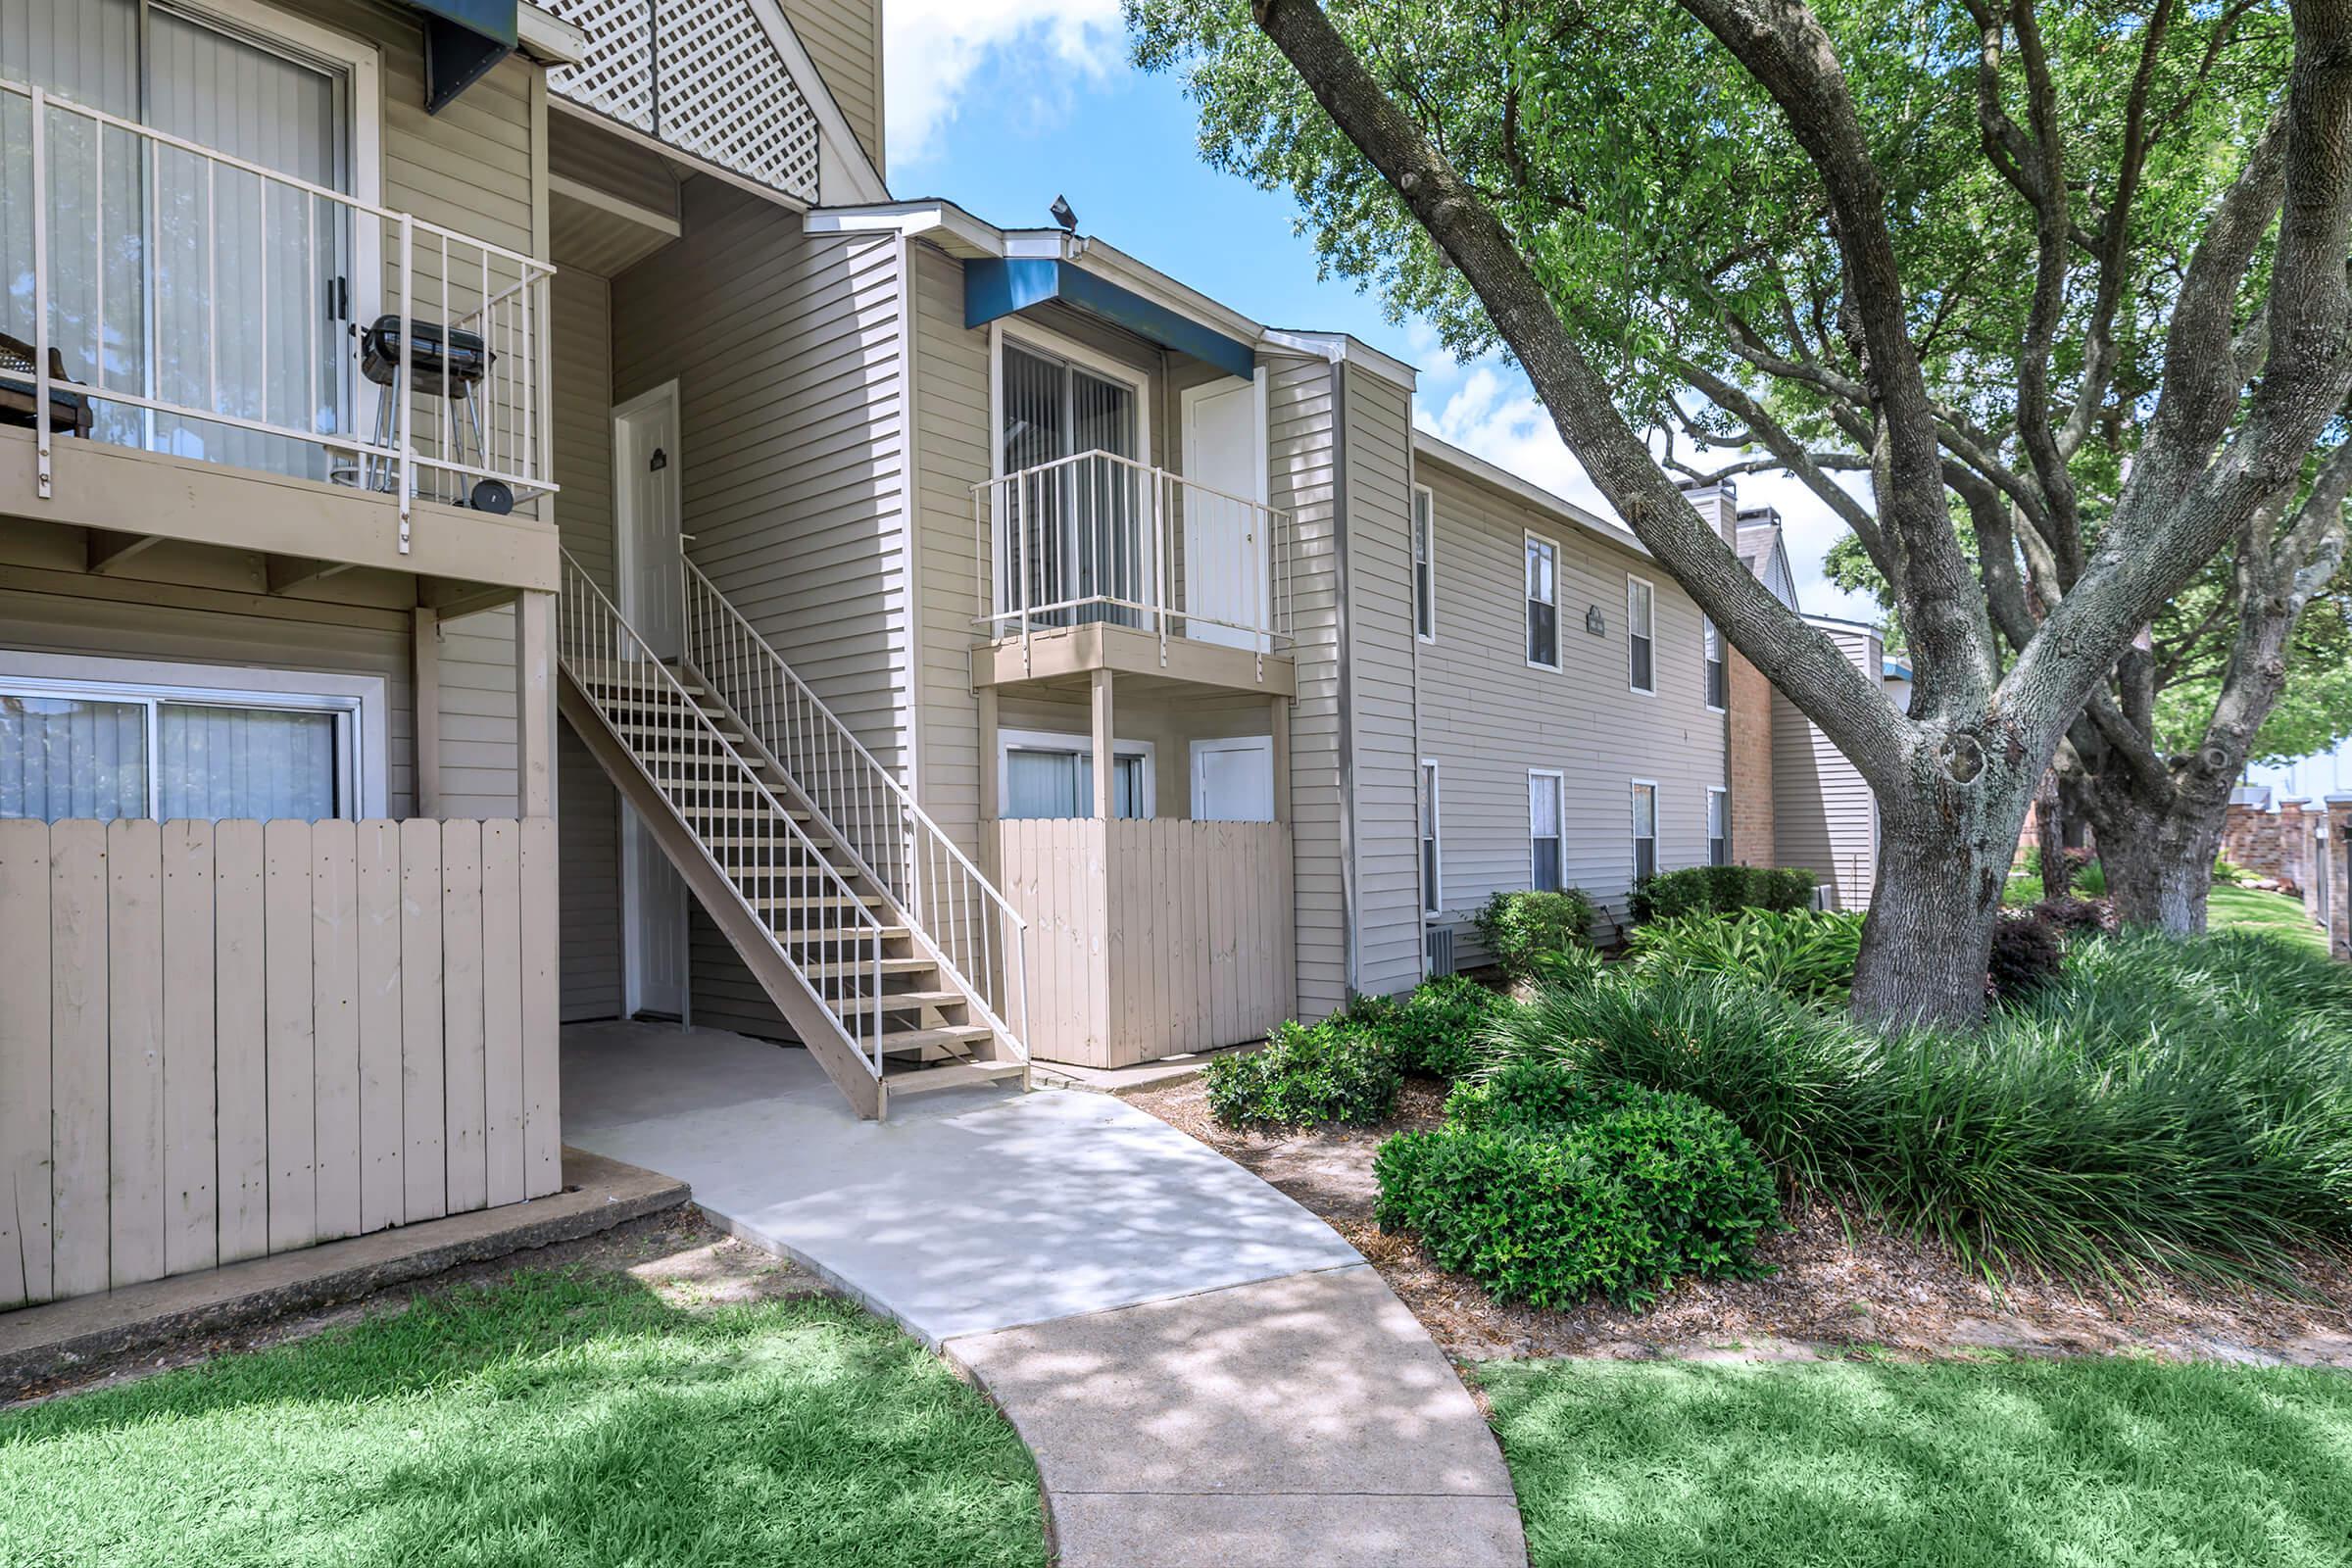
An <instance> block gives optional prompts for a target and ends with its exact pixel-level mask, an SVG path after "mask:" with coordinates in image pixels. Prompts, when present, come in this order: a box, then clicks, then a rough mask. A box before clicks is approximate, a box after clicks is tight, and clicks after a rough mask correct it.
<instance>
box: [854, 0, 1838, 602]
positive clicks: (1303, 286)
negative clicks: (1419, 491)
mask: <svg viewBox="0 0 2352 1568" xmlns="http://www.w3.org/2000/svg"><path fill="white" fill-rule="evenodd" d="M883 17H884V26H885V28H886V31H887V39H886V49H887V58H888V61H889V80H888V83H887V91H886V101H887V106H888V113H889V120H890V125H889V141H890V159H889V162H890V185H891V190H892V192H893V194H895V195H897V196H899V197H902V198H909V197H917V196H944V197H947V198H950V199H952V200H954V201H956V203H958V204H959V205H961V206H963V207H964V208H966V209H968V210H969V211H971V212H973V213H975V214H977V215H978V216H980V217H982V218H985V219H987V220H989V221H992V222H997V223H1002V224H1005V225H1007V226H1025V225H1042V224H1044V223H1046V222H1048V221H1050V220H1049V218H1048V216H1047V212H1046V209H1047V208H1048V207H1049V206H1051V205H1052V203H1053V201H1054V197H1055V196H1056V195H1063V196H1067V197H1068V198H1069V202H1070V205H1071V206H1072V207H1074V208H1076V209H1077V211H1078V218H1079V226H1080V228H1081V229H1082V230H1083V231H1085V232H1087V233H1090V234H1098V235H1101V236H1102V237H1103V239H1105V240H1107V241H1108V242H1109V243H1111V244H1113V245H1116V246H1118V247H1119V248H1120V249H1121V250H1123V251H1126V252H1127V253H1128V254H1130V255H1132V256H1134V257H1136V258H1137V259H1138V260H1141V261H1144V262H1147V263H1149V264H1151V265H1152V266H1153V267H1156V268H1158V269H1159V270H1162V271H1165V272H1167V273H1169V274H1170V275H1172V276H1174V277H1177V278H1180V279H1182V280H1183V281H1184V282H1185V283H1187V284H1189V285H1191V286H1192V287H1194V288H1197V289H1200V290H1201V292H1202V293H1205V294H1207V295H1209V296H1211V297H1212V298H1215V299H1218V300H1221V301H1223V302H1224V303H1225V304H1227V305H1229V306H1231V307H1233V308H1234V309H1236V310H1238V311H1241V312H1243V313H1244V314H1246V315H1248V316H1250V317H1252V318H1254V319H1257V320H1260V321H1264V322H1267V323H1269V324H1271V325H1276V326H1293V327H1310V328H1316V329H1319V330H1325V331H1346V332H1352V333H1353V334H1355V335H1356V336H1357V337H1359V338H1361V339H1363V340H1364V341H1365V342H1367V343H1370V344H1372V345H1373V346H1374V347H1376V348H1379V349H1382V350H1385V351H1386V352H1388V353H1390V354H1393V355H1396V356H1397V358H1399V359H1401V360H1404V361H1405V362H1406V363H1408V364H1411V365H1413V366H1415V367H1417V368H1419V369H1420V371H1421V382H1420V390H1419V394H1418V398H1417V403H1416V417H1417V418H1418V419H1419V421H1420V422H1421V423H1422V424H1423V425H1425V426H1427V427H1428V428H1430V429H1433V430H1435V431H1437V432H1438V433H1439V434H1440V435H1442V436H1444V437H1445V438H1446V439H1447V440H1449V441H1453V442H1455V443H1457V444H1458V445H1461V446H1463V447H1467V448H1468V449H1470V450H1471V451H1473V452H1476V453H1477V454H1479V455H1480V456H1481V457H1484V458H1486V459H1488V460H1489V461H1491V462H1494V463H1497V464H1500V465H1502V466H1505V467H1507V468H1509V469H1511V470H1512V471H1513V472H1516V473H1518V474H1521V475H1522V476H1524V477H1526V478H1527V479H1529V480H1530V481H1532V482H1534V483H1536V484H1539V485H1542V486H1544V488H1546V489H1548V490H1551V491H1553V492H1555V493H1557V494H1560V495H1563V496H1567V497H1569V498H1570V499H1572V500H1576V501H1580V502H1583V503H1585V504H1586V505H1588V506H1593V507H1594V508H1596V509H1599V510H1604V511H1605V510H1606V509H1605V505H1604V504H1603V503H1602V502H1601V501H1600V498H1599V497H1598V495H1596V494H1595V493H1594V492H1593V487H1592V485H1591V483H1590V482H1589V481H1588V480H1587V479H1586V478H1585V476H1584V473H1583V471H1582V470H1581V469H1580V468H1579V467H1578V466H1577V464H1576V460H1575V459H1574V458H1573V457H1572V456H1570V454H1569V453H1568V451H1567V449H1566V448H1565V447H1564V446H1562V445H1561V443H1560V440H1559V438H1558V436H1557V435H1556V434H1555V433H1554V432H1553V430H1552V428H1551V425H1550V422H1549V419H1548V417H1546V416H1545V415H1544V411H1543V409H1542V407H1541V405H1539V404H1538V403H1537V402H1536V401H1535V398H1534V395H1533V392H1532V389H1531V388H1530V387H1529V386H1528V383H1527V379H1526V377H1525V376H1523V375H1521V374H1520V373H1519V372H1518V371H1517V370H1515V369H1511V368H1506V367H1504V366H1502V365H1500V364H1499V363H1493V362H1480V363H1475V364H1472V365H1468V366H1462V365H1457V364H1455V363H1454V361H1453V359H1452V357H1451V356H1450V355H1447V354H1446V352H1445V351H1444V350H1443V349H1441V348H1439V346H1438V344H1437V342H1436V339H1435V336H1434V334H1433V333H1431V332H1430V330H1429V329H1428V328H1427V326H1426V325H1424V324H1422V323H1420V322H1417V321H1407V322H1404V323H1402V324H1401V325H1399V324H1394V323H1392V322H1390V321H1389V319H1387V313H1386V311H1385V310H1384V309H1383V307H1382V305H1381V303H1380V302H1379V301H1378V300H1377V299H1375V298H1373V297H1371V296H1369V295H1366V294H1363V293H1359V292H1358V291H1357V290H1356V288H1355V287H1354V285H1353V284H1352V282H1350V281H1349V280H1348V279H1345V278H1338V277H1334V278H1330V279H1324V280H1318V279H1317V278H1316V275H1315V254H1314V246H1313V244H1312V242H1311V241H1310V240H1308V239H1305V238H1303V237H1300V236H1298V235H1295V234H1294V233H1293V232H1292V229H1291V223H1292V219H1293V217H1294V216H1295V213H1296V208H1295V206H1294V204H1293V203H1292V201H1291V199H1290V197H1289V196H1288V195H1287V194H1284V193H1268V192H1264V191H1259V190H1256V189H1253V188H1251V187H1250V185H1249V184H1248V183H1246V182H1245V181H1242V180H1240V179H1236V178H1233V177H1231V176H1229V175H1224V174H1219V173H1217V172H1213V171H1211V170H1210V169H1209V168H1208V167H1207V166H1206V165H1205V164H1203V163H1202V162H1201V157H1200V154H1199V151H1198V145H1197V143H1198V127H1197V122H1196V120H1195V118H1194V114H1193V108H1192V105H1190V104H1189V103H1187V102H1186V101H1185V99H1184V96H1183V93H1182V91H1181V89H1180V86H1179V84H1178V82H1177V81H1176V80H1175V79H1173V78H1170V77H1166V76H1153V75H1147V74H1145V73H1141V72H1138V71H1136V70H1134V69H1133V68H1132V67H1130V66H1129V65H1128V64H1127V49H1126V40H1125V36H1124V31H1123V29H1122V27H1121V25H1120V23H1119V16H1118V3H1117V0H884V12H883ZM1740 496H1741V499H1742V500H1743V501H1745V502H1747V503H1749V504H1751V505H1752V504H1755V503H1757V502H1766V503H1769V504H1771V505H1774V506H1778V507H1779V508H1780V509H1781V511H1782V514H1783V517H1784V520H1785V521H1786V522H1787V523H1788V525H1789V556H1790V559H1791V561H1792V562H1793V563H1794V564H1795V566H1796V573H1797V583H1798V589H1799V592H1800V594H1801V595H1802V597H1803V600H1804V607H1805V609H1807V610H1809V611H1815V612H1820V613H1831V614H1849V615H1857V616H1868V615H1870V614H1871V613H1872V610H1871V607H1870V606H1869V605H1868V604H1867V602H1864V601H1857V600H1854V599H1852V598H1851V597H1849V596H1846V595H1843V594H1840V593H1839V592H1838V590H1837V589H1835V588H1832V587H1831V586H1830V585H1829V584H1828V583H1827V582H1825V581H1824V580H1823V579H1822V574H1821V558H1822V554H1823V552H1824V551H1826V550H1827V549H1828V548H1829V546H1830V544H1831V543H1832V542H1833V541H1834V540H1835V539H1836V538H1837V537H1838V533H1839V532H1840V531H1841V529H1840V527H1839V525H1838V523H1837V522H1836V521H1835V520H1834V519H1833V518H1832V517H1831V516H1830V515H1829V513H1828V511H1827V509H1826V508H1824V507H1822V506H1821V505H1820V504H1819V503H1818V502H1816V501H1814V500H1813V499H1812V498H1811V497H1809V496H1807V495H1806V494H1805V493H1804V492H1803V491H1802V489H1801V488H1799V487H1797V486H1795V485H1794V484H1791V483H1789V482H1787V481H1775V480H1771V479H1766V478H1761V477H1750V478H1746V479H1742V480H1741V481H1740Z"/></svg>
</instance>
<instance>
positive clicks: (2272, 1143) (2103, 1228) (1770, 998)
mask: <svg viewBox="0 0 2352 1568" xmlns="http://www.w3.org/2000/svg"><path fill="white" fill-rule="evenodd" d="M1496 1048H1497V1054H1498V1057H1499V1058H1500V1059H1501V1060H1503V1061H1510V1060H1514V1059H1527V1060H1537V1061H1550V1062H1566V1063H1569V1064H1572V1065H1574V1066H1576V1067H1579V1068H1581V1069H1583V1070H1585V1071H1587V1072H1590V1073H1592V1074H1593V1075H1594V1076H1596V1077H1604V1078H1619V1079H1624V1080H1626V1081H1629V1082H1633V1083H1639V1084H1644V1085H1648V1086H1651V1087H1655V1088H1659V1089H1665V1090H1671V1091H1677V1092H1681V1093H1686V1094H1691V1095H1694V1096H1696V1097H1698V1098H1699V1099H1701V1100H1703V1101H1705V1102H1706V1103H1708V1104H1710V1105H1713V1106H1715V1107H1716V1108H1718V1109H1719V1110H1721V1111H1723V1112H1724V1113H1725V1114H1726V1115H1728V1116H1729V1117H1730V1118H1731V1119H1732V1120H1733V1121H1734V1122H1736V1123H1737V1124H1738V1125H1739V1126H1740V1128H1741V1130H1742V1131H1744V1132H1745V1133H1746V1134H1747V1135H1748V1137H1749V1138H1751V1139H1752V1140H1754V1142H1755V1144H1756V1145H1757V1147H1758V1148H1760V1149H1761V1150H1762V1151H1763V1152H1764V1153H1765V1154H1766V1155H1767V1156H1768V1157H1769V1158H1771V1159H1772V1160H1773V1161H1774V1162H1775V1163H1776V1164H1777V1165H1779V1166H1780V1167H1781V1168H1782V1169H1783V1170H1784V1171H1785V1172H1786V1173H1787V1174H1788V1176H1789V1179H1790V1180H1791V1181H1792V1182H1794V1183H1796V1184H1798V1185H1799V1186H1802V1187H1805V1188H1808V1189H1811V1190H1814V1191H1816V1192H1819V1193H1822V1194H1825V1195H1828V1196H1831V1197H1847V1196H1851V1197H1854V1198H1857V1199H1859V1200H1861V1201H1863V1202H1864V1204H1865V1205H1866V1206H1868V1207H1870V1208H1872V1209H1875V1210H1876V1211H1878V1212H1880V1213H1882V1214H1884V1215H1885V1216H1886V1217H1887V1218H1888V1219H1890V1220H1891V1221H1893V1222H1895V1223H1896V1224H1898V1225H1900V1226H1902V1227H1903V1228H1905V1229H1906V1230H1908V1231H1910V1232H1912V1233H1913V1234H1915V1235H1919V1236H1924V1237H1929V1238H1932V1239H1934V1240H1936V1241H1938V1242H1941V1243H1943V1244H1944V1245H1946V1246H1948V1247H1949V1248H1950V1249H1951V1250H1953V1251H1954V1252H1955V1253H1957V1254H1958V1255H1959V1257H1960V1258H1961V1259H1962V1261H1963V1262H1964V1263H1966V1264H1967V1265H1968V1266H1970V1267H1971V1268H1973V1269H1975V1270H1977V1271H1979V1272H1980V1273H1982V1274H1984V1275H1985V1276H1986V1277H1987V1278H1998V1277H2001V1276H2003V1275H2006V1274H2010V1273H2027V1274H2033V1275H2039V1276H2055V1277H2063V1278H2070V1279H2075V1280H2078V1281H2086V1282H2095V1283H2101V1284H2106V1285H2112V1286H2116V1287H2120V1288H2122V1289H2125V1290H2130V1289H2131V1288H2132V1286H2133V1285H2134V1283H2135V1282H2136V1281H2137V1280H2138V1279H2140V1278H2141V1277H2142V1276H2144V1275H2145V1274H2146V1273H2147V1272H2148V1271H2150V1270H2161V1271H2165V1272H2168V1273H2172V1274H2177V1275H2184V1276H2188V1277H2192V1278H2201V1279H2205V1280H2208V1281H2212V1282H2216V1283H2236V1282H2242V1281H2248V1280H2258V1281H2261V1282H2263V1283H2268V1284H2273V1285H2279V1284H2291V1283H2292V1281H2293V1279H2294V1277H2295V1274H2296V1267H2297V1262H2298V1259H2299V1256H2300V1254H2302V1253H2304V1252H2307V1251H2312V1250H2331V1251H2335V1252H2338V1253H2342V1252H2344V1251H2345V1250H2348V1249H2352V971H2347V970H2346V969H2345V968H2344V967H2343V966H2341V965H2336V964H2331V963H2329V962H2328V961H2327V959H2325V958H2323V957H2321V956H2317V955H2314V954H2307V953H2303V952H2300V951H2298V950H2296V949H2294V948H2292V947H2289V946H2287V945H2285V944H2282V943H2278V942H2276V941H2273V940H2271V939H2269V938H2265V937H2262V936H2260V935H2254V934H2240V933H2229V934H2224V935H2221V936H2216V937H2207V938H2201V939H2197V940H2192V941H2181V940H2179V939H2175V938H2170V937H2164V936H2158V935H2152V934H2133V935H2123V936H2114V937H2100V938H2092V939H2089V940H2085V941H2081V942H2078V943H2077V944H2076V945H2075V947H2074V948H2073V949H2072V951H2071V953H2070V954H2069V956H2068V958H2067V960H2066V962H2065V964H2064V966H2063V967H2062V968H2061V969H2060V971H2059V973H2058V974H2057V976H2056V977H2055V978H2053V979H2050V980H2048V981H2047V982H2046V983H2045V984H2042V985H2040V986H2039V987H2037V988H2035V989H2034V991H2033V992H2032V993H2031V994H2030V995H2028V996H2026V997H2024V998H2022V999H2021V1000H2019V1001H2018V1002H2016V1003H2014V1004H2011V1005H2005V1006H2001V1007H1996V1008H1995V1009H1994V1010H1993V1011H1992V1013H1991V1014H1990V1016H1989V1017H1988V1019H1987V1021H1986V1022H1985V1025H1984V1026H1983V1027H1982V1028H1980V1029H1979V1030H1977V1031H1975V1032H1973V1033H1960V1032H1956V1031H1937V1030H1911V1031H1895V1032H1892V1033H1887V1034H1880V1033H1878V1032H1875V1031H1873V1030H1870V1029H1868V1028H1865V1027H1863V1026H1861V1025H1858V1024H1856V1023H1854V1022H1852V1021H1851V1020H1849V1019H1847V1018H1845V1017H1843V1016H1840V1015H1837V1014H1832V1013H1829V1012H1826V1011H1823V1010H1820V1009H1817V1008H1813V1007H1807V1006H1804V1005H1798V1004H1796V1003H1794V1002H1793V1001H1791V1000H1789V998H1786V997H1783V996H1779V995H1776V994H1774V993H1773V992H1771V991H1769V990H1766V989H1765V988H1763V987H1761V986H1758V985H1755V984H1753V983H1748V982H1743V981H1740V980H1738V979H1735V978H1730V977H1726V976H1723V975H1718V974H1712V973H1698V972H1693V971H1691V970H1687V969H1671V968H1670V969H1664V970H1657V969H1652V970H1646V971H1639V972H1637V973H1634V974H1631V975H1626V974H1613V975H1609V976H1605V977H1603V978H1602V979H1601V980H1600V981H1598V982H1597V983H1595V984H1593V985H1592V986H1589V987H1585V988H1581V989H1574V990H1562V991H1557V992H1552V993H1546V994H1545V995H1544V996H1542V997H1539V998H1538V999H1537V1000H1536V1001H1534V1002H1533V1003H1531V1004H1530V1005H1528V1006H1527V1007H1526V1008H1525V1009H1523V1011H1522V1012H1520V1013H1519V1014H1518V1015H1516V1016H1515V1017H1513V1018H1511V1019H1509V1020H1505V1021H1504V1022H1503V1023H1502V1024H1500V1025H1498V1027H1497V1031H1496ZM1497 1070H1498V1071H1499V1069H1497Z"/></svg>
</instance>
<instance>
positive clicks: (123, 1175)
mask: <svg viewBox="0 0 2352 1568" xmlns="http://www.w3.org/2000/svg"><path fill="white" fill-rule="evenodd" d="M555 922H556V831H555V822H554V821H553V819H551V818H546V817H532V818H529V819H527V820H524V821H520V822H516V821H513V820H504V821H488V822H438V821H429V820H422V819H418V820H412V821H407V822H382V821H369V822H316V823H314V822H291V821H283V822H236V821H231V822H197V821H172V822H153V821H118V822H72V821H69V822H34V821H0V1306H8V1305H13V1304H17V1303H21V1302H26V1301H41V1300H49V1299H59V1298H64V1297H70V1296H79V1295H82V1294H84V1293H87V1292H91V1291H102V1290H108V1289H111V1288H114V1287H119V1286H124V1285H135V1284H137V1283H139V1282H140V1281H142V1280H152V1279H158V1278H161V1277H162V1276H164V1275H167V1274H180V1273H185V1272H187V1271H189V1270H192V1269H203V1268H211V1267H213V1266H214V1265H216V1264H219V1263H228V1262H233V1261H235V1260H237V1259H239V1258H247V1257H258V1256H261V1255H263V1254H264V1253H269V1252H282V1251H287V1250H292V1249H295V1248H301V1247H308V1246H310V1245H312V1244H313V1243H315V1242H322V1241H327V1240H330V1239H333V1238H335V1237H342V1236H356V1235H360V1234H362V1233H364V1232H368V1231H376V1230H382V1229H384V1228H385V1227H387V1226H392V1225H401V1224H407V1223H410V1222H413V1221H416V1220H422V1219H433V1218H438V1217H439V1216H441V1215H444V1214H454V1213H460V1212H464V1211H466V1210H467V1209H477V1208H485V1207H488V1206H490V1205H492V1204H496V1203H511V1202H515V1201H518V1200H521V1199H524V1198H536V1197H541V1196H544V1195H546V1194H548V1193H552V1192H554V1191H556V1190H557V1189H558V1188H559V1187H560V1186H561V1185H562V1183H563V1176H562V1157H561V1142H560V1135H559V1128H558V1120H557V1111H558V1103H557V1093H556V1090H557V1082H556V1080H557V1034H556V923H555Z"/></svg>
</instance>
